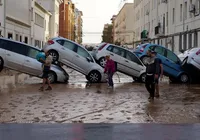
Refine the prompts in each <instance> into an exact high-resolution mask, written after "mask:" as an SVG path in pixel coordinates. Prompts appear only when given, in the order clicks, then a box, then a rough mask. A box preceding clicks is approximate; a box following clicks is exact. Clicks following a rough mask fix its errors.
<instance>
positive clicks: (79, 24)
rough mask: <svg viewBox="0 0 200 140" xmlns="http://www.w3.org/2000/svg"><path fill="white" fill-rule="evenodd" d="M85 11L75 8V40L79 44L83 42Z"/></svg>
mask: <svg viewBox="0 0 200 140" xmlns="http://www.w3.org/2000/svg"><path fill="white" fill-rule="evenodd" d="M82 16H83V13H82V11H79V10H78V9H77V8H76V9H75V41H76V42H77V43H79V44H81V43H82V30H83V19H82Z"/></svg>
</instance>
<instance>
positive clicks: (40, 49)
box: [0, 37, 41, 50]
mask: <svg viewBox="0 0 200 140" xmlns="http://www.w3.org/2000/svg"><path fill="white" fill-rule="evenodd" d="M0 39H2V40H6V41H11V42H14V43H18V44H22V45H26V46H29V47H31V48H34V49H38V50H41V49H40V48H37V47H34V46H31V45H29V44H26V43H24V42H20V41H16V40H12V39H8V38H3V37H0Z"/></svg>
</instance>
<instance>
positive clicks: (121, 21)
mask: <svg viewBox="0 0 200 140" xmlns="http://www.w3.org/2000/svg"><path fill="white" fill-rule="evenodd" d="M133 15H134V9H133V3H125V4H124V6H123V7H122V9H121V10H120V11H119V13H118V15H117V16H116V18H115V22H114V29H115V34H114V42H117V43H120V44H121V45H125V44H126V45H128V44H133V37H134V18H133Z"/></svg>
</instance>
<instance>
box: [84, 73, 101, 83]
mask: <svg viewBox="0 0 200 140" xmlns="http://www.w3.org/2000/svg"><path fill="white" fill-rule="evenodd" d="M86 79H87V80H88V81H89V82H91V83H99V82H100V81H101V74H100V72H99V71H96V70H94V71H91V72H90V73H89V74H88V75H87V76H86Z"/></svg>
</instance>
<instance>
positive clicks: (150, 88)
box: [145, 75, 155, 98]
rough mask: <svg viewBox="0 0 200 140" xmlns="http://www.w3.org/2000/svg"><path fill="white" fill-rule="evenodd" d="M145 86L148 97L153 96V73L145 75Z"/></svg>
mask: <svg viewBox="0 0 200 140" xmlns="http://www.w3.org/2000/svg"><path fill="white" fill-rule="evenodd" d="M145 87H146V89H147V91H148V92H149V93H150V97H152V98H154V95H155V78H154V75H150V76H149V75H147V76H146V82H145Z"/></svg>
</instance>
